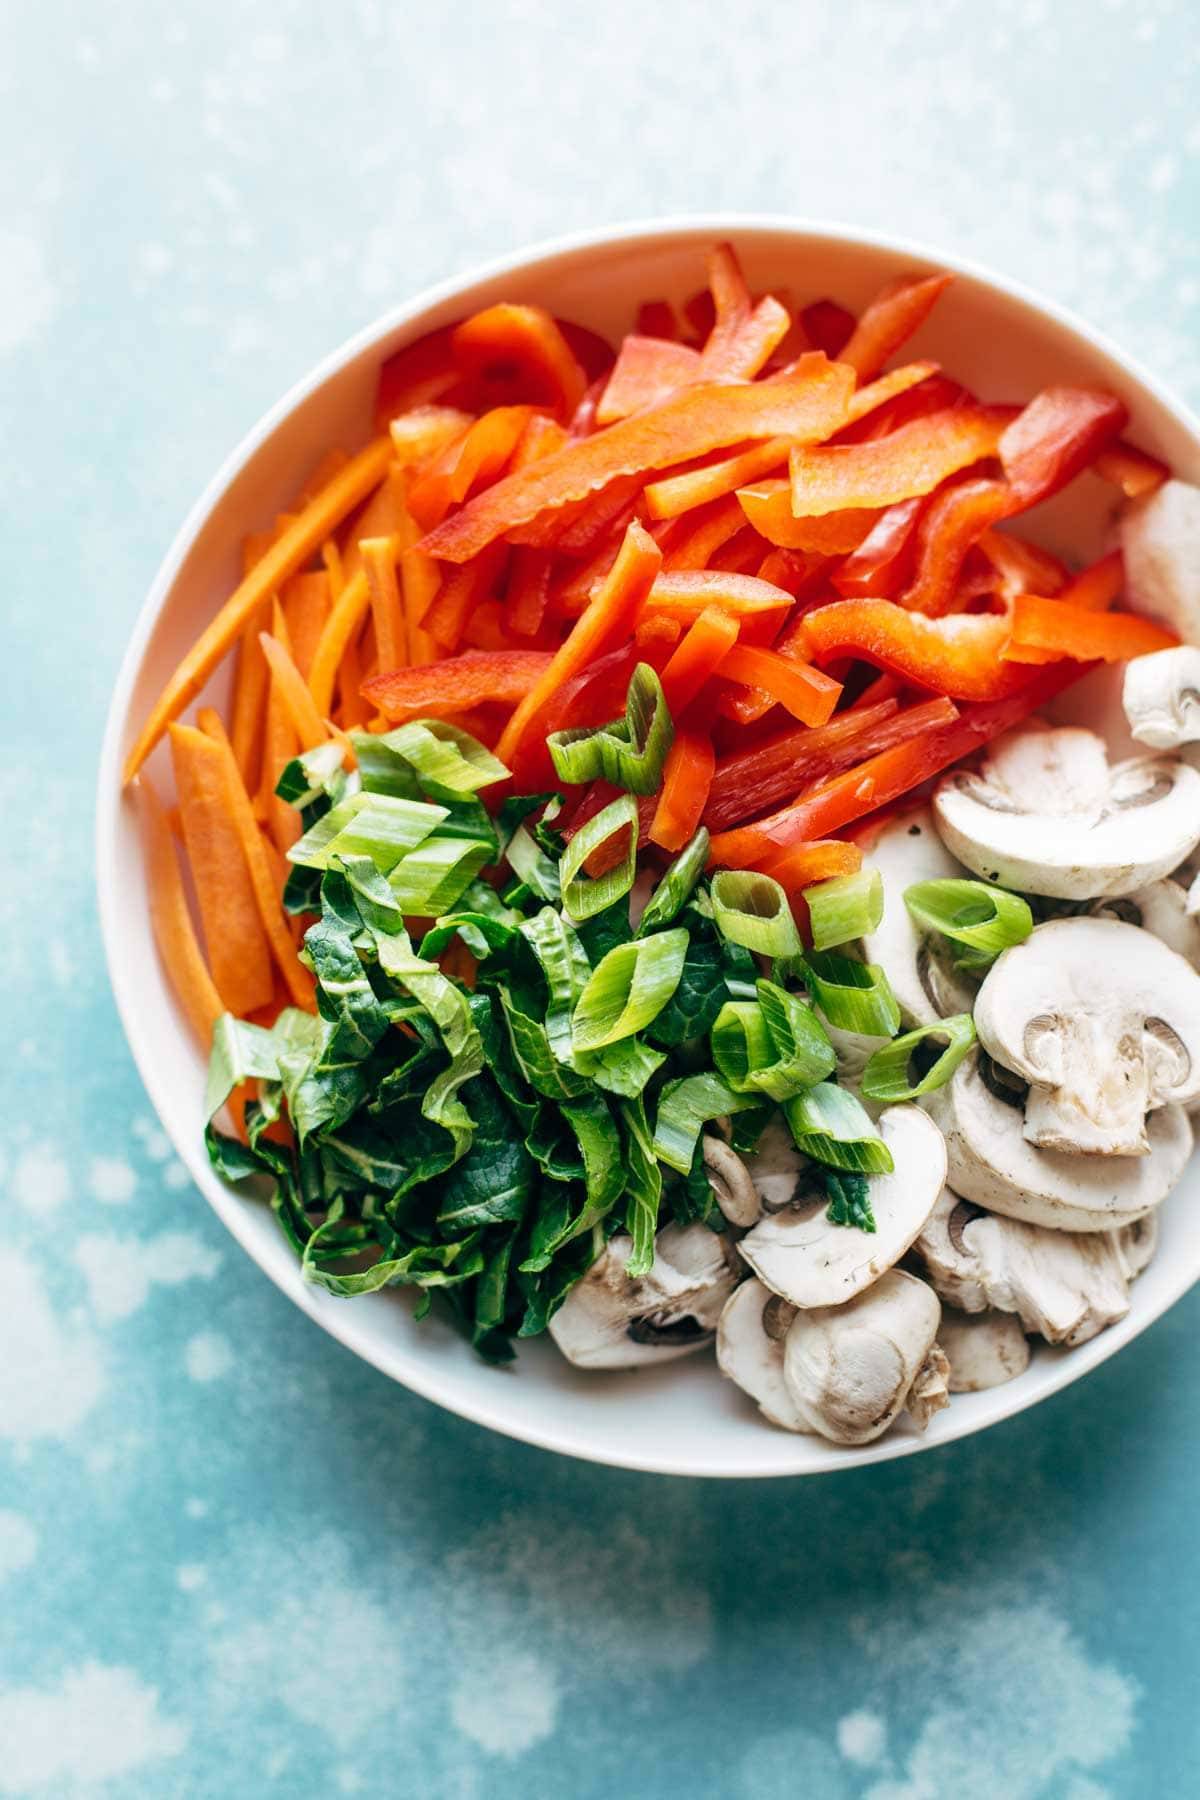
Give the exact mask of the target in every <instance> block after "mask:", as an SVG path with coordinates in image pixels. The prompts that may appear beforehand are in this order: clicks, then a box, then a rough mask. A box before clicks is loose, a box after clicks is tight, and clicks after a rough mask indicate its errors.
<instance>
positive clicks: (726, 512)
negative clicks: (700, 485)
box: [663, 494, 746, 571]
mask: <svg viewBox="0 0 1200 1800" xmlns="http://www.w3.org/2000/svg"><path fill="white" fill-rule="evenodd" d="M685 523H686V529H685V530H684V531H683V532H682V533H681V535H680V536H679V537H678V538H677V539H675V540H674V541H673V542H672V544H671V547H670V549H669V550H667V551H666V552H665V554H664V557H663V568H664V569H667V570H672V571H674V570H682V569H707V568H710V567H711V566H712V559H713V557H714V556H715V555H716V553H717V551H718V550H719V549H720V548H721V547H722V545H724V544H727V543H728V542H729V540H730V539H731V538H735V537H736V536H737V534H738V532H739V531H741V530H742V529H743V528H744V526H745V523H746V515H745V514H744V513H743V511H742V509H741V507H740V506H739V505H738V503H737V501H736V499H735V498H734V496H733V495H732V494H726V496H725V498H724V499H723V500H715V501H713V503H712V505H711V506H706V507H704V508H701V509H698V510H697V511H696V513H695V514H694V515H693V516H692V517H690V518H689V519H688V520H686V521H685Z"/></svg>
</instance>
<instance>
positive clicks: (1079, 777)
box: [933, 721, 1200, 900]
mask: <svg viewBox="0 0 1200 1800" xmlns="http://www.w3.org/2000/svg"><path fill="white" fill-rule="evenodd" d="M933 804H934V817H935V819H936V821H937V828H938V831H939V832H940V833H941V836H942V840H943V842H944V843H945V844H946V845H947V846H948V848H949V849H950V850H952V851H953V853H954V855H955V856H957V857H958V858H959V860H960V861H961V862H964V863H966V865H967V867H968V868H969V869H972V870H973V871H974V872H975V874H977V875H980V876H982V877H983V879H984V880H985V881H996V882H999V883H1000V885H1001V886H1002V887H1008V888H1015V889H1017V891H1018V892H1020V893H1025V894H1048V895H1051V896H1052V897H1055V898H1057V899H1062V900H1092V899H1095V898H1097V897H1098V896H1099V895H1101V894H1109V895H1111V894H1132V893H1134V892H1136V890H1137V889H1138V888H1142V887H1145V886H1146V885H1147V883H1148V882H1151V881H1158V880H1160V879H1161V878H1162V877H1163V876H1164V875H1169V874H1170V873H1171V871H1172V870H1173V869H1177V868H1178V867H1179V864H1180V863H1181V862H1182V861H1183V860H1184V858H1185V857H1186V856H1189V855H1190V854H1191V852H1192V851H1193V850H1194V849H1195V847H1196V845H1197V843H1200V774H1197V772H1196V770H1195V769H1193V768H1191V767H1189V765H1188V764H1187V763H1185V762H1183V761H1182V760H1181V759H1180V758H1179V757H1170V756H1138V757H1133V758H1131V759H1130V760H1129V761H1128V762H1121V763H1114V764H1113V765H1112V766H1111V767H1110V766H1109V762H1108V756H1107V753H1106V751H1105V747H1104V741H1103V739H1102V738H1099V737H1097V736H1096V734H1095V732H1093V731H1082V730H1079V729H1078V728H1077V727H1075V726H1072V725H1060V726H1056V727H1051V726H1048V725H1044V724H1041V723H1039V722H1037V721H1031V723H1030V724H1028V725H1024V726H1022V727H1021V728H1020V729H1019V730H1017V731H1010V732H1008V733H1007V735H1006V736H1004V737H1003V738H1000V739H998V740H997V742H996V743H995V744H994V745H993V746H992V748H991V750H990V751H989V753H988V755H987V756H986V757H985V759H984V762H983V766H982V768H981V769H980V771H979V772H978V774H976V773H975V772H974V771H973V770H966V769H957V770H954V771H952V772H951V773H950V774H949V775H945V776H943V777H942V780H941V782H940V783H939V785H938V789H937V792H936V794H935V795H934V803H933Z"/></svg>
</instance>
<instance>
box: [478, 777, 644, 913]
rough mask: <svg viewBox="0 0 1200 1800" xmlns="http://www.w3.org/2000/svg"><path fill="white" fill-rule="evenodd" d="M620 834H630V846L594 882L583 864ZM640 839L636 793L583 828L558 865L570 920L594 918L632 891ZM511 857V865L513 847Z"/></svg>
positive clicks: (564, 907) (568, 846) (510, 846)
mask: <svg viewBox="0 0 1200 1800" xmlns="http://www.w3.org/2000/svg"><path fill="white" fill-rule="evenodd" d="M619 831H621V832H624V833H625V834H626V844H625V851H624V854H623V855H622V858H621V861H620V862H619V863H618V864H617V866H616V868H615V869H609V870H608V871H607V873H606V874H604V875H597V876H596V877H595V878H594V879H593V878H591V877H589V876H587V875H585V874H583V872H582V871H583V865H584V863H585V862H586V861H587V859H588V857H589V856H590V855H591V854H592V852H593V850H598V849H599V848H600V846H601V844H605V843H607V842H608V840H609V838H610V837H613V836H615V835H616V833H617V832H619ZM637 839H638V810H637V801H636V800H635V799H634V798H633V795H632V794H622V796H621V798H620V799H619V800H614V801H613V802H612V804H611V805H610V806H606V807H605V808H604V811H603V812H598V813H597V814H596V816H595V818H594V819H589V820H588V821H587V823H586V825H583V826H581V828H580V829H579V830H578V831H577V832H576V833H575V836H574V837H573V838H572V839H571V841H570V843H569V844H568V845H567V847H566V849H565V850H564V851H563V858H562V862H561V863H560V864H559V866H558V877H559V881H560V882H561V884H562V906H563V911H564V912H565V913H566V914H567V916H568V918H571V919H590V918H591V917H592V915H593V913H598V912H603V911H604V908H605V907H606V906H611V905H612V904H613V901H614V900H619V899H620V898H621V896H622V894H627V893H628V892H629V890H630V888H631V887H632V886H633V878H634V876H635V874H636V873H637ZM508 855H509V861H510V862H511V861H512V845H511V844H510V845H509V850H508ZM518 873H520V871H518Z"/></svg>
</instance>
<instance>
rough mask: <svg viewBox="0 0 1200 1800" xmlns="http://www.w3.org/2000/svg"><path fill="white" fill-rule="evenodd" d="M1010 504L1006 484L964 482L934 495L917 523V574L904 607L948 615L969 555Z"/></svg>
mask: <svg viewBox="0 0 1200 1800" xmlns="http://www.w3.org/2000/svg"><path fill="white" fill-rule="evenodd" d="M1009 505H1010V495H1009V490H1008V486H1007V484H1006V483H1005V482H1003V481H963V482H959V483H958V484H957V485H956V486H953V487H948V488H947V489H946V490H945V491H944V492H943V493H941V494H935V495H934V496H933V498H932V500H930V501H928V502H927V503H926V507H925V511H924V512H923V513H922V515H921V518H920V520H919V522H918V524H917V536H916V563H917V567H916V574H915V575H914V576H913V578H912V580H911V582H910V583H909V584H908V586H907V587H905V588H902V589H901V591H900V592H899V593H898V594H897V595H896V599H897V600H898V601H899V603H900V605H901V606H903V607H907V608H908V610H909V611H910V612H919V613H927V614H928V615H929V616H930V617H931V618H935V619H936V618H939V617H940V616H941V615H942V614H943V613H945V612H949V610H950V609H951V607H952V606H954V604H955V601H956V596H957V587H958V579H959V576H960V575H961V573H962V569H963V564H964V563H965V562H966V560H967V554H968V552H969V551H970V550H971V549H972V548H973V546H974V545H975V543H976V542H977V540H978V539H979V538H980V537H981V536H982V535H983V533H984V532H985V531H986V530H987V529H988V527H989V525H995V524H996V523H997V522H998V521H999V520H1000V519H1003V518H1004V517H1005V515H1006V513H1007V512H1008V509H1009Z"/></svg>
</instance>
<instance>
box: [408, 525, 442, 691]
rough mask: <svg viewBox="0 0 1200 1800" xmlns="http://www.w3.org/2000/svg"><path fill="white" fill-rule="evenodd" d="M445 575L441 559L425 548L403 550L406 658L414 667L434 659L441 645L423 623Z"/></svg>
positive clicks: (411, 666)
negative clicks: (440, 573)
mask: <svg viewBox="0 0 1200 1800" xmlns="http://www.w3.org/2000/svg"><path fill="white" fill-rule="evenodd" d="M440 580H441V577H440V575H439V573H438V566H437V563H436V562H435V561H434V559H433V557H432V556H426V554H425V552H424V551H423V550H417V549H415V548H414V549H411V550H402V551H401V552H400V597H401V600H402V601H403V604H404V631H405V639H406V643H407V656H406V661H407V662H408V665H409V667H410V668H415V667H416V665H417V664H418V663H430V662H434V661H435V660H436V658H437V654H438V647H437V643H436V642H435V640H434V639H433V638H432V637H431V636H430V635H429V633H428V632H427V631H426V630H425V629H424V627H423V626H422V624H421V620H422V619H423V618H424V617H425V614H426V613H427V612H428V611H429V608H430V606H431V605H432V604H433V600H434V597H435V595H436V594H437V591H438V584H439V582H440Z"/></svg>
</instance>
